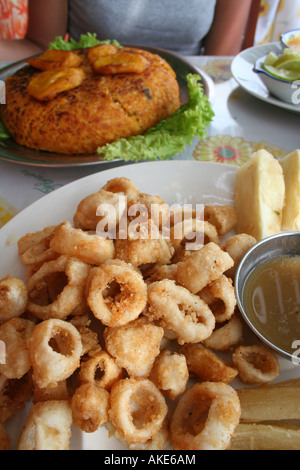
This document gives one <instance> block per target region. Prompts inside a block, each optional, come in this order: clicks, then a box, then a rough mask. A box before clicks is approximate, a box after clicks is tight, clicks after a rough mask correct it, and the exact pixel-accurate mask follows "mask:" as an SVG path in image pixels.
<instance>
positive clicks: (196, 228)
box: [170, 219, 220, 252]
mask: <svg viewBox="0 0 300 470" xmlns="http://www.w3.org/2000/svg"><path fill="white" fill-rule="evenodd" d="M170 238H171V240H172V244H173V247H174V248H175V250H176V252H178V250H180V249H181V248H183V247H184V248H185V249H186V250H190V249H191V250H199V249H200V248H202V246H203V245H207V243H209V242H212V243H216V244H217V245H220V238H219V235H218V232H217V230H216V228H215V226H214V225H212V224H210V223H208V222H206V221H203V220H197V219H187V220H183V221H182V222H178V223H177V224H175V225H174V226H173V227H172V228H171V231H170Z"/></svg>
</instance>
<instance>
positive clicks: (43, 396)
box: [32, 380, 72, 403]
mask: <svg viewBox="0 0 300 470" xmlns="http://www.w3.org/2000/svg"><path fill="white" fill-rule="evenodd" d="M33 385H34V389H33V401H32V402H33V403H39V402H41V401H49V400H70V399H71V397H72V388H71V384H70V383H69V382H68V380H61V381H60V382H58V383H57V385H56V386H55V387H44V388H39V387H38V386H37V384H36V383H34V384H33Z"/></svg>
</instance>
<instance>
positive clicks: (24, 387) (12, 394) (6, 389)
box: [0, 371, 32, 424]
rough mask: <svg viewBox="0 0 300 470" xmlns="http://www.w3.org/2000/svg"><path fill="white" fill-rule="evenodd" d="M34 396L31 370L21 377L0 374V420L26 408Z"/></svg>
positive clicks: (3, 420) (4, 421)
mask: <svg viewBox="0 0 300 470" xmlns="http://www.w3.org/2000/svg"><path fill="white" fill-rule="evenodd" d="M31 397H32V376H31V372H30V371H29V372H27V374H25V375H23V377H22V378H21V379H7V378H6V377H4V375H1V374H0V422H1V423H3V424H4V423H6V421H7V420H9V419H10V418H12V417H13V416H15V415H16V413H17V412H18V411H20V410H23V409H24V408H25V405H26V403H27V402H28V401H30V400H31Z"/></svg>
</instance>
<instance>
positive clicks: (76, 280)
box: [27, 255, 90, 320]
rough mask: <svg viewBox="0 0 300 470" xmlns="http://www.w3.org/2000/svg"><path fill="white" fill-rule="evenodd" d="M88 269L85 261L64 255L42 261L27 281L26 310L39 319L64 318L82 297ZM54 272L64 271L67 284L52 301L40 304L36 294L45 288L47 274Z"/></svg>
mask: <svg viewBox="0 0 300 470" xmlns="http://www.w3.org/2000/svg"><path fill="white" fill-rule="evenodd" d="M89 270H90V266H89V265H87V264H86V263H83V262H82V261H80V260H77V259H75V258H69V257H67V256H64V255H62V256H60V257H59V258H57V259H56V260H53V261H48V262H47V263H44V264H43V265H42V266H41V268H40V269H39V270H38V271H37V272H36V273H34V274H33V275H32V276H31V278H30V279H29V281H28V284H27V288H28V294H29V301H28V305H27V308H28V310H29V311H30V312H31V313H32V314H33V315H35V316H36V317H37V318H39V319H41V320H46V319H48V318H60V319H65V318H66V317H67V316H68V315H70V313H71V312H72V311H73V310H74V309H75V307H77V306H78V305H79V304H80V303H81V302H82V300H83V299H84V292H85V281H86V278H87V276H88V273H89ZM56 273H64V274H65V275H66V277H67V284H66V285H65V286H64V287H63V289H62V291H61V292H60V293H59V294H58V295H57V297H56V298H55V299H54V300H53V301H51V300H50V303H49V302H47V303H46V305H45V304H44V305H43V304H42V305H41V304H40V302H39V301H38V294H39V292H40V291H41V290H42V289H45V288H47V278H48V276H49V275H52V274H56Z"/></svg>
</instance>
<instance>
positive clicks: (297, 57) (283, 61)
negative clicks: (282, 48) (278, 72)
mask: <svg viewBox="0 0 300 470" xmlns="http://www.w3.org/2000/svg"><path fill="white" fill-rule="evenodd" d="M297 63H298V65H299V64H300V54H296V53H295V52H294V53H293V54H285V55H281V56H280V57H278V59H277V60H276V62H274V63H273V64H270V65H273V66H274V67H276V68H278V67H280V68H281V67H284V68H286V67H289V66H290V64H297Z"/></svg>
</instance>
